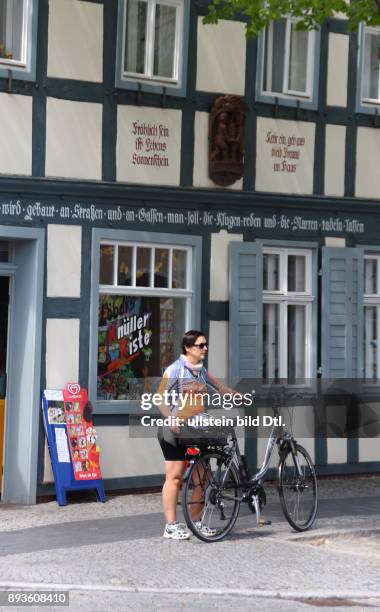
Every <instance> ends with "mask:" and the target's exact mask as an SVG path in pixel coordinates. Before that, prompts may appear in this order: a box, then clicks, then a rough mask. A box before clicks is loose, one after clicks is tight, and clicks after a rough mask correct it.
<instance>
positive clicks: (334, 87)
mask: <svg viewBox="0 0 380 612" xmlns="http://www.w3.org/2000/svg"><path fill="white" fill-rule="evenodd" d="M348 43H349V37H348V36H347V35H346V34H330V35H329V56H328V67H327V105H328V106H342V107H346V106H347V81H348Z"/></svg>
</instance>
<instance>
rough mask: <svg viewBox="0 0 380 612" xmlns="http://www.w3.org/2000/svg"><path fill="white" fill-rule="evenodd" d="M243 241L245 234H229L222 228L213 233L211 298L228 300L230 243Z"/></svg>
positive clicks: (218, 300)
mask: <svg viewBox="0 0 380 612" xmlns="http://www.w3.org/2000/svg"><path fill="white" fill-rule="evenodd" d="M230 242H243V234H229V233H228V232H227V231H226V230H221V231H220V232H219V233H217V234H211V266H210V300H212V301H216V302H226V301H228V300H229V291H228V245H229V243H230Z"/></svg>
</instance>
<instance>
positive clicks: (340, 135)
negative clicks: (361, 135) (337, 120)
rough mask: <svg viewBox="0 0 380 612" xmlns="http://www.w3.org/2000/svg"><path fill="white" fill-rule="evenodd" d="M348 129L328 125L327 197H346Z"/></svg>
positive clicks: (326, 157)
mask: <svg viewBox="0 0 380 612" xmlns="http://www.w3.org/2000/svg"><path fill="white" fill-rule="evenodd" d="M345 152H346V128H345V126H343V125H326V153H325V195H330V196H344V178H345Z"/></svg>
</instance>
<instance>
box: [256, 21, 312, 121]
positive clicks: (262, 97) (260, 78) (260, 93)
mask: <svg viewBox="0 0 380 612" xmlns="http://www.w3.org/2000/svg"><path fill="white" fill-rule="evenodd" d="M285 19H286V35H285V50H287V51H288V53H286V54H285V60H284V71H283V90H285V92H284V91H283V92H282V93H277V92H266V91H264V90H263V85H264V58H265V37H266V32H265V31H264V32H263V33H262V34H261V35H260V37H259V39H258V48H257V71H256V96H255V99H256V101H257V102H265V103H267V104H274V103H275V102H276V99H277V101H278V104H281V105H283V106H292V107H297V106H298V105H299V106H300V107H301V108H308V109H312V110H316V109H317V108H318V93H319V92H318V90H319V63H320V59H319V56H320V38H321V36H320V31H311V32H309V41H308V62H307V77H306V81H307V90H308V95H307V96H306V95H305V94H302V93H301V92H292V91H291V90H289V89H288V88H287V87H285V83H286V79H287V77H288V76H289V75H288V74H287V73H288V71H289V60H290V58H289V53H290V32H291V25H292V24H293V23H297V19H296V18H294V17H285ZM272 24H273V22H272V23H271V24H270V26H269V28H270V29H269V34H270V36H271V37H272V40H273V25H272Z"/></svg>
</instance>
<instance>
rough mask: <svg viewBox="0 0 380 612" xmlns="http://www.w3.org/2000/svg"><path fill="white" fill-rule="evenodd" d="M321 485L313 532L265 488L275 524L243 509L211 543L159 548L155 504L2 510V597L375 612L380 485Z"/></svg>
mask: <svg viewBox="0 0 380 612" xmlns="http://www.w3.org/2000/svg"><path fill="white" fill-rule="evenodd" d="M319 485H320V506H319V513H318V519H317V522H316V525H315V528H313V529H312V530H311V531H309V532H306V533H302V534H300V533H296V532H294V531H292V529H291V528H290V526H289V525H288V524H287V523H286V521H285V520H284V518H283V515H282V512H281V509H280V505H279V501H278V495H277V491H276V488H275V486H273V485H270V484H268V486H267V487H266V491H267V498H268V503H267V508H266V516H267V517H269V518H271V519H272V525H271V526H268V527H264V528H260V529H258V528H257V527H256V526H255V522H254V517H253V515H252V514H251V513H250V512H249V510H248V508H247V506H246V505H243V506H242V509H241V512H240V515H239V518H238V521H237V523H236V526H235V528H234V530H233V532H232V534H231V535H230V536H229V537H228V538H226V539H225V540H223V541H222V542H220V543H216V544H203V543H202V542H200V541H199V540H197V539H196V538H192V539H191V540H190V541H186V542H175V541H170V540H169V541H168V540H164V539H163V538H162V530H163V516H162V510H161V496H160V494H159V493H150V494H130V495H122V496H113V497H110V498H109V500H108V501H107V502H106V503H105V504H101V503H98V502H81V501H79V499H78V500H77V501H75V502H72V503H70V504H69V505H67V506H65V507H59V506H58V505H57V503H56V502H55V501H52V502H47V503H41V504H37V505H36V506H17V507H15V506H7V505H0V517H1V519H2V520H0V589H5V588H11V587H18V588H21V587H22V588H23V589H25V588H28V587H29V588H37V587H39V588H53V589H63V588H67V589H69V590H70V602H71V603H70V609H79V608H80V609H81V610H91V611H95V610H103V611H104V610H108V609H111V608H113V609H115V610H131V611H132V610H133V611H135V610H136V611H139V610H143V609H144V610H146V609H147V608H148V609H149V610H165V612H168V611H169V610H173V611H174V610H175V611H176V612H177V611H182V610H183V611H186V612H187V611H190V609H191V610H192V611H194V609H195V610H197V611H198V610H214V609H215V610H216V609H218V610H222V611H224V610H228V609H230V608H231V607H232V606H234V607H236V608H239V611H240V610H243V611H245V610H246V611H247V612H248V610H260V611H261V612H262V611H265V610H268V611H269V610H278V609H279V608H281V610H285V611H287V610H313V609H315V610H317V609H319V608H320V607H321V605H323V607H324V608H325V609H334V607H335V603H336V604H338V603H339V610H344V609H347V610H351V609H352V607H353V606H355V607H356V609H358V608H357V606H359V608H360V609H365V608H366V607H367V606H370V608H371V609H372V610H373V609H378V610H380V571H379V567H380V477H367V478H366V477H356V478H349V479H348V478H339V479H328V480H327V479H326V480H320V481H319ZM336 598H339V602H338V601H335V599H336ZM370 608H368V609H370ZM1 609H3V608H1ZM50 609H54V608H50ZM61 609H62V608H61ZM57 610H58V608H57Z"/></svg>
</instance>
